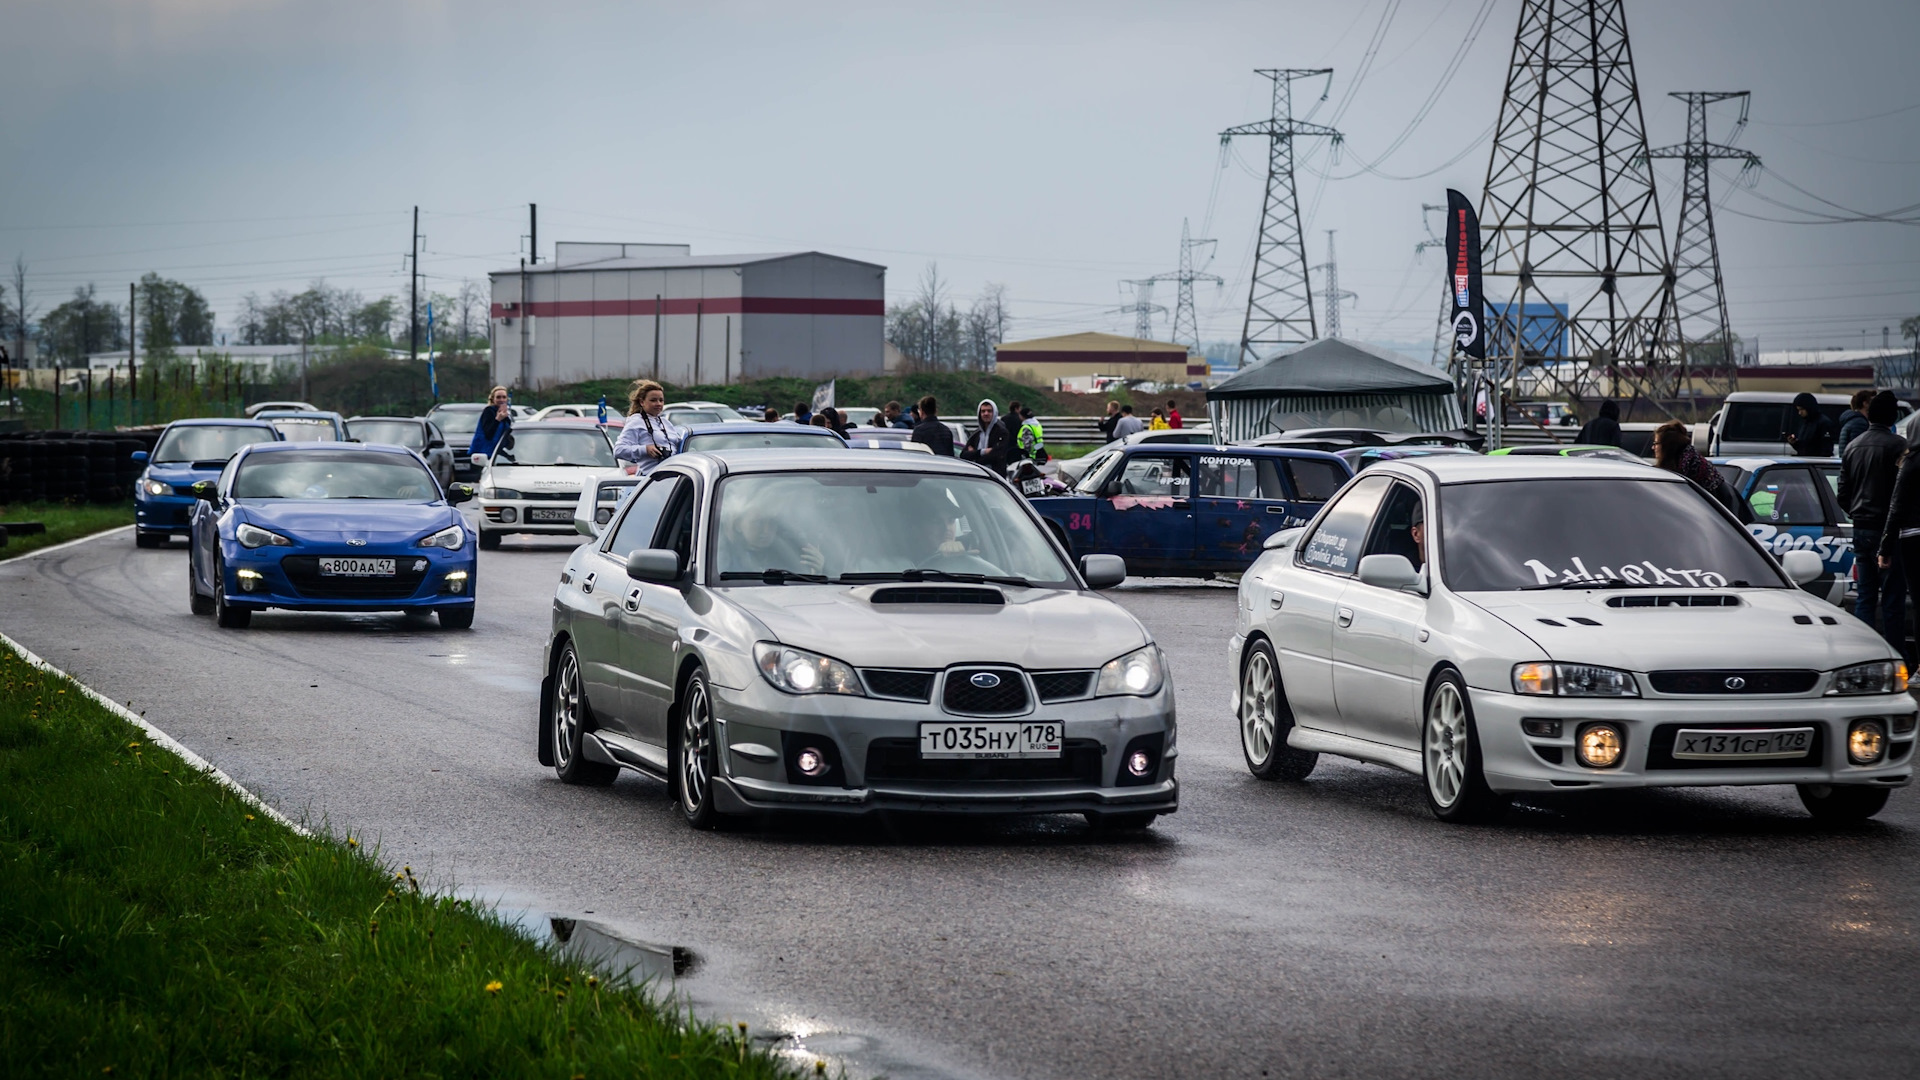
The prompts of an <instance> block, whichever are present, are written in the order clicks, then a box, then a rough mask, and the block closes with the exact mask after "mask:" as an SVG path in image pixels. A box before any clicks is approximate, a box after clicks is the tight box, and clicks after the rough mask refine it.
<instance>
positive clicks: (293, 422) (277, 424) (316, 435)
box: [267, 416, 338, 442]
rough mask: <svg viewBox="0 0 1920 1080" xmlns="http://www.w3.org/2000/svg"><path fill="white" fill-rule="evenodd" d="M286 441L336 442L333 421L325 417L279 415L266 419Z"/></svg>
mask: <svg viewBox="0 0 1920 1080" xmlns="http://www.w3.org/2000/svg"><path fill="white" fill-rule="evenodd" d="M267 423H269V424H272V425H273V427H274V430H276V431H278V432H279V433H280V437H281V438H283V439H285V440H287V441H288V442H336V441H338V440H336V439H335V438H334V437H333V436H334V431H333V421H331V420H328V419H327V418H325V417H313V418H308V417H305V416H279V417H275V418H273V419H272V420H269V421H267Z"/></svg>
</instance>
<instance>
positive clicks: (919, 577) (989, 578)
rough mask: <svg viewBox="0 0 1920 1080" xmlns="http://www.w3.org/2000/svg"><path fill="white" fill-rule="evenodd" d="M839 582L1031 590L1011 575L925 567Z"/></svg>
mask: <svg viewBox="0 0 1920 1080" xmlns="http://www.w3.org/2000/svg"><path fill="white" fill-rule="evenodd" d="M840 581H841V582H842V583H845V584H854V583H858V582H865V581H958V582H962V583H964V584H967V585H981V584H986V583H989V582H990V583H992V584H995V585H1013V586H1016V587H1018V588H1022V589H1031V588H1033V582H1031V581H1028V580H1027V579H1026V578H1023V577H1016V576H1014V575H1011V574H1005V575H1002V574H956V573H953V572H952V571H949V570H934V569H931V568H926V567H914V568H912V569H908V570H876V571H868V572H863V573H855V574H841V575H840Z"/></svg>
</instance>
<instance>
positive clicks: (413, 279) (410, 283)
mask: <svg viewBox="0 0 1920 1080" xmlns="http://www.w3.org/2000/svg"><path fill="white" fill-rule="evenodd" d="M408 263H409V265H410V266H411V269H410V270H409V271H408V273H407V358H408V359H409V360H411V361H412V362H414V363H416V364H417V363H419V362H420V208H419V207H418V206H415V207H414V208H413V254H412V256H411V257H410V258H409V260H408ZM300 348H301V351H302V352H303V353H304V352H305V351H306V343H305V341H304V340H303V341H302V343H301V346H300ZM303 364H304V361H303Z"/></svg>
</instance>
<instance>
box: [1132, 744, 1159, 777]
mask: <svg viewBox="0 0 1920 1080" xmlns="http://www.w3.org/2000/svg"><path fill="white" fill-rule="evenodd" d="M1151 768H1153V755H1151V754H1149V753H1147V752H1146V751H1145V750H1135V751H1134V752H1133V753H1131V754H1128V755H1127V771H1128V772H1130V773H1132V774H1133V775H1135V776H1145V775H1147V770H1148V769H1151Z"/></svg>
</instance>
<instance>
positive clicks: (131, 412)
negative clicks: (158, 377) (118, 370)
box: [127, 281, 140, 424]
mask: <svg viewBox="0 0 1920 1080" xmlns="http://www.w3.org/2000/svg"><path fill="white" fill-rule="evenodd" d="M139 333H140V309H139V308H138V307H137V306H135V304H134V299H133V282H131V281H129V282H127V423H129V424H137V423H139V422H140V416H139V411H138V410H139V408H140V370H139V367H138V362H137V361H136V360H135V359H134V351H133V343H134V340H135V338H136V337H137V336H138V334H139Z"/></svg>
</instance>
